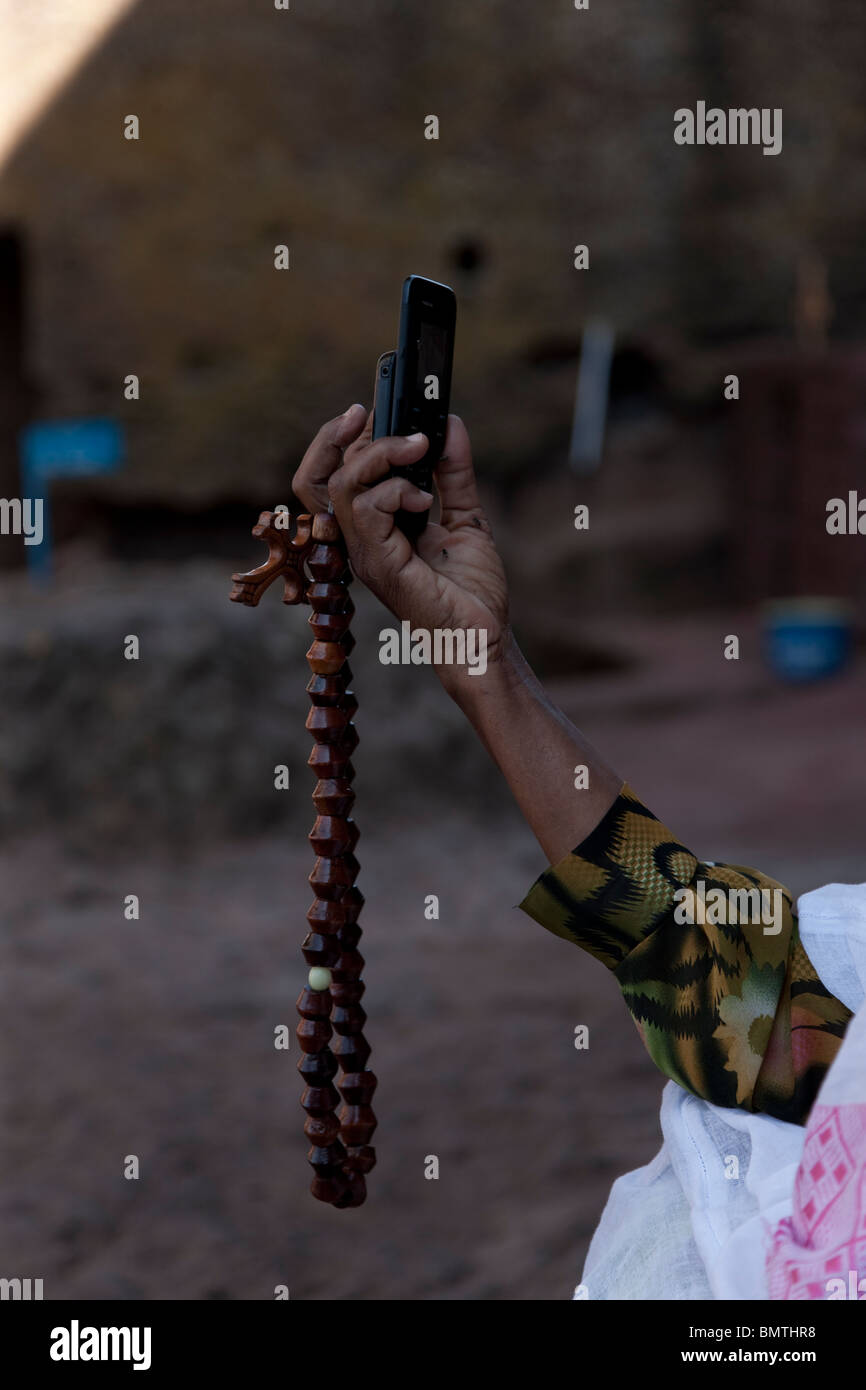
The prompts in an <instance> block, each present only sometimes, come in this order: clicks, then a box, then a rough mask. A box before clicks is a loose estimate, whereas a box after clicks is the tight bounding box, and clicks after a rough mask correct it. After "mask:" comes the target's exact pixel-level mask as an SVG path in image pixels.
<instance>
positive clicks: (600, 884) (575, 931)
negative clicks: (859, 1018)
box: [520, 786, 851, 1124]
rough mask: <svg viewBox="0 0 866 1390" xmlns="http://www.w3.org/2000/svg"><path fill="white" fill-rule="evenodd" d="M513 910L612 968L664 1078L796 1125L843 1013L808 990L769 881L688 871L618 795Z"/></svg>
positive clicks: (689, 857)
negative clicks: (518, 907) (591, 826)
mask: <svg viewBox="0 0 866 1390" xmlns="http://www.w3.org/2000/svg"><path fill="white" fill-rule="evenodd" d="M520 906H521V908H522V909H523V910H524V912H527V913H528V914H529V916H530V917H534V918H535V920H536V921H537V922H540V923H541V925H542V926H543V927H547V929H548V930H549V931H552V932H554V933H555V934H556V935H557V936H561V937H563V938H564V940H566V941H572V942H574V943H575V944H576V945H578V946H582V947H583V948H584V950H586V951H589V952H590V954H591V955H593V956H596V957H597V958H598V960H600V961H602V962H603V963H604V964H605V965H606V966H607V967H608V969H610V970H612V971H613V973H614V975H615V976H616V978H617V980H618V982H619V985H620V988H621V989H622V992H623V995H624V997H625V1001H626V1004H627V1005H628V1007H629V1009H630V1011H631V1014H632V1017H633V1018H634V1020H635V1023H636V1024H637V1028H638V1032H639V1033H640V1035H641V1037H642V1039H643V1041H644V1043H645V1045H646V1047H647V1050H648V1051H649V1053H650V1056H651V1057H652V1058H653V1060H654V1061H655V1063H656V1064H657V1066H658V1067H660V1068H661V1070H662V1071H663V1072H664V1073H665V1075H666V1076H669V1077H672V1078H673V1080H674V1081H676V1082H678V1083H679V1085H680V1086H683V1087H685V1089H686V1090H688V1091H691V1092H692V1093H693V1094H694V1095H697V1096H701V1097H703V1099H705V1100H709V1101H712V1102H713V1103H714V1104H715V1105H722V1106H740V1107H742V1108H743V1109H745V1110H754V1111H762V1112H764V1113H765V1114H768V1115H774V1116H775V1117H776V1118H777V1119H780V1120H788V1121H791V1122H793V1123H795V1124H805V1122H806V1119H807V1118H808V1114H809V1110H810V1109H811V1106H812V1102H813V1101H814V1099H815V1095H816V1093H817V1090H818V1087H819V1086H820V1084H821V1081H822V1080H823V1077H824V1075H825V1073H826V1071H827V1068H828V1067H829V1065H830V1063H831V1062H832V1060H833V1058H834V1056H835V1055H836V1052H837V1050H838V1048H839V1044H840V1042H841V1039H842V1037H843V1035H844V1032H845V1027H846V1025H847V1023H848V1020H849V1019H850V1017H851V1012H850V1010H849V1009H846V1008H845V1006H844V1004H841V1003H840V1002H839V1000H838V999H836V998H835V997H834V996H833V995H832V994H830V993H829V992H828V990H826V989H825V988H824V986H823V985H822V984H821V981H820V980H819V979H818V976H817V974H816V973H815V970H814V968H813V966H812V963H811V961H810V960H809V958H808V956H807V955H806V952H805V950H804V949H803V946H802V943H801V941H800V935H799V930H798V926H797V917H796V913H795V911H794V905H793V902H792V900H791V895H790V893H788V891H787V889H785V888H783V887H782V885H781V884H779V883H776V882H775V880H774V879H771V878H767V877H766V875H765V874H761V873H758V872H757V871H756V870H755V869H747V868H743V867H742V866H739V865H733V864H709V863H706V864H704V863H701V862H700V861H699V860H698V859H697V858H696V857H695V855H694V854H692V853H691V852H690V851H689V850H687V849H686V848H685V847H684V846H683V845H681V844H680V843H679V841H678V840H676V839H675V837H674V836H673V835H672V834H671V832H670V831H669V830H667V829H666V827H665V826H664V825H662V824H661V822H660V821H659V820H657V819H656V817H655V816H654V815H653V814H652V813H651V812H650V811H648V810H647V808H646V807H645V806H643V805H642V804H641V802H640V801H639V800H638V799H637V797H636V796H635V794H634V792H633V791H632V790H631V788H630V787H628V786H624V787H623V788H622V790H621V792H620V794H619V796H618V798H617V800H616V801H615V802H614V804H613V806H612V807H611V808H610V810H609V811H608V813H607V815H606V816H605V817H604V818H603V820H601V821H600V822H599V824H598V825H597V826H596V828H595V830H593V831H592V833H591V834H590V835H588V836H587V838H586V839H585V840H584V841H583V842H582V843H581V844H580V845H578V846H577V848H576V849H575V850H573V851H572V853H571V854H569V855H567V856H566V858H565V859H563V860H562V861H561V862H560V863H559V864H556V865H554V866H553V868H550V869H548V870H546V871H545V873H543V874H542V875H541V877H540V878H539V879H538V880H537V881H536V882H535V883H534V884H533V886H532V888H531V889H530V890H529V892H528V894H527V895H526V897H525V898H524V900H523V902H522V903H521V904H520Z"/></svg>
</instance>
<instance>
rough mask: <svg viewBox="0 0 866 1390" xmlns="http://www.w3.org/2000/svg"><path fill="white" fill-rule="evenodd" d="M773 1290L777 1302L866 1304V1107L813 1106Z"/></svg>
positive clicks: (776, 1244) (772, 1268) (777, 1238)
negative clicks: (845, 1300)
mask: <svg viewBox="0 0 866 1390" xmlns="http://www.w3.org/2000/svg"><path fill="white" fill-rule="evenodd" d="M861 1281H862V1282H863V1288H862V1289H860V1287H859V1285H860V1283H861ZM767 1285H768V1288H769V1294H770V1298H778V1299H788V1298H791V1299H794V1298H796V1299H805V1298H821V1299H833V1298H839V1299H841V1298H857V1299H861V1300H864V1299H866V1105H839V1106H826V1105H815V1106H814V1107H813V1109H812V1113H811V1115H810V1116H809V1124H808V1126H807V1129H806V1143H805V1147H804V1149H803V1157H802V1159H801V1162H800V1167H799V1168H798V1170H797V1179H796V1182H795V1184H794V1208H793V1211H792V1213H791V1216H790V1217H786V1218H785V1220H784V1221H780V1222H779V1224H778V1226H777V1227H776V1230H775V1232H774V1234H773V1238H772V1247H771V1249H770V1251H769V1253H768V1255H767Z"/></svg>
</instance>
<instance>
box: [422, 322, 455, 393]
mask: <svg viewBox="0 0 866 1390" xmlns="http://www.w3.org/2000/svg"><path fill="white" fill-rule="evenodd" d="M419 331H420V337H419V338H417V339H416V344H415V345H416V348H417V350H418V375H417V379H416V386H417V390H418V396H419V398H420V399H422V400H425V401H426V400H427V399H428V398H429V392H430V390H432V383H431V382H429V381H428V378H429V377H435V378H436V385H437V388H438V389H437V396H441V395H442V391H443V388H444V385H445V383H444V382H443V381H442V374H443V372H444V371H445V368H446V360H445V359H446V353H447V350H448V333H447V330H446V329H445V328H443V326H442V324H440V323H430V322H429V321H428V320H427V319H422V320H421V324H420V329H419Z"/></svg>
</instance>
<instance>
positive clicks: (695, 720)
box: [0, 618, 866, 1300]
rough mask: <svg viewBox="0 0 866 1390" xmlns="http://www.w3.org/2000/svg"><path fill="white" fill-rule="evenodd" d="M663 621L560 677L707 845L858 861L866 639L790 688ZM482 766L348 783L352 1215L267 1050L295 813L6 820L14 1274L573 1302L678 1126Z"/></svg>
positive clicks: (49, 1287)
mask: <svg viewBox="0 0 866 1390" xmlns="http://www.w3.org/2000/svg"><path fill="white" fill-rule="evenodd" d="M720 621H721V620H720ZM722 627H723V629H724V630H727V631H730V630H732V629H731V628H730V627H725V626H724V623H722ZM650 635H651V637H652V643H653V644H654V646H653V650H654V651H655V652H656V654H657V655H656V659H655V661H654V662H650V663H647V664H646V665H645V667H641V670H642V671H644V672H645V674H643V675H641V676H638V677H635V676H634V675H633V674H628V675H616V674H613V675H606V676H604V677H600V678H597V679H595V680H593V681H581V682H568V681H559V682H557V683H556V684H555V685H554V687H553V689H554V692H555V694H556V696H557V698H559V699H560V700H561V702H562V703H563V705H564V706H565V708H566V709H567V711H568V713H569V714H571V715H572V717H575V718H576V719H577V720H578V722H579V723H580V724H581V726H582V727H583V728H584V730H585V731H586V732H587V733H588V734H589V735H590V737H592V738H593V740H594V741H595V742H596V743H597V744H598V745H599V747H601V748H602V749H603V750H604V751H605V753H606V755H607V756H608V757H609V758H610V759H611V760H612V761H613V762H614V765H615V766H616V767H617V768H618V769H619V770H620V771H621V772H622V773H623V775H624V776H626V777H628V779H629V781H630V782H631V783H632V785H633V786H634V787H635V788H636V790H637V791H638V792H639V794H640V795H641V796H642V797H643V798H644V800H646V801H647V802H648V804H649V805H650V806H651V807H652V808H653V809H654V810H655V811H656V814H658V815H659V816H660V817H661V818H662V819H664V820H665V821H666V822H667V823H668V824H669V825H670V826H671V827H672V828H673V829H674V830H675V832H676V833H677V834H679V835H680V836H681V837H682V838H683V839H685V840H686V842H687V843H688V844H689V845H690V847H692V848H693V849H695V850H696V851H697V852H698V853H700V854H702V855H704V856H705V857H707V858H713V859H723V858H728V859H731V860H734V861H738V862H744V863H752V864H755V865H758V866H760V867H761V868H762V869H764V870H766V871H767V872H769V873H771V874H774V875H775V876H777V877H779V878H781V879H782V880H783V881H785V882H786V883H787V884H788V885H789V886H790V887H791V888H792V889H793V890H794V891H795V892H797V893H799V892H802V891H804V890H805V889H807V888H810V887H814V886H817V885H818V884H819V883H822V882H826V881H828V880H830V879H834V878H836V879H841V880H853V881H857V880H860V879H862V878H863V877H864V872H863V864H864V862H866V855H864V853H863V824H864V817H863V813H862V805H863V788H864V773H863V766H862V749H863V733H862V719H863V710H864V706H866V700H864V696H866V669H864V666H863V664H862V663H861V664H860V665H859V666H857V667H856V668H855V669H854V671H853V672H851V673H849V674H848V675H847V676H845V677H844V678H842V679H839V680H837V681H835V682H834V683H831V684H827V685H826V686H816V687H814V688H811V689H808V690H802V691H799V690H786V689H783V688H780V687H777V686H775V685H773V683H772V682H771V681H770V679H769V677H767V676H766V675H765V674H764V673H763V672H762V671H761V669H760V666H759V665H758V663H757V662H756V661H751V662H750V661H746V662H742V663H739V665H738V666H737V669H736V670H734V669H732V670H731V671H730V673H729V684H728V685H727V686H725V685H724V684H723V679H722V678H721V677H720V676H719V674H718V671H717V670H716V673H715V675H713V676H712V677H711V676H710V674H708V673H709V671H710V669H711V663H710V664H708V663H707V662H706V661H704V660H703V659H702V649H701V644H702V643H706V644H713V643H715V638H714V637H713V634H712V624H709V625H708V623H707V620H706V618H703V619H702V620H701V622H700V623H694V624H689V623H680V624H668V625H666V626H664V627H659V626H656V627H655V628H654V629H653V632H652V634H649V633H648V631H647V629H646V626H645V625H642V626H641V628H640V630H638V629H637V628H636V629H635V630H634V631H632V632H629V631H628V630H626V629H623V631H622V633H621V637H622V641H623V643H624V644H625V645H627V646H628V645H633V646H635V647H640V646H641V644H643V645H644V646H645V647H646V646H648V645H649V644H650V641H649V639H650ZM704 654H705V653H704ZM486 791H487V793H488V801H489V809H488V811H487V812H485V813H484V814H483V815H480V814H476V813H475V812H474V811H472V812H468V811H467V810H465V809H461V803H460V801H459V800H458V799H455V801H454V804H453V809H452V810H451V811H449V812H448V813H447V814H443V813H442V812H439V811H437V812H436V813H435V814H433V813H429V814H426V815H425V814H424V813H423V812H414V811H413V812H412V813H411V815H409V814H401V809H400V807H399V806H396V807H395V806H394V805H390V806H389V807H387V808H385V807H383V806H373V805H371V804H370V803H369V800H368V801H367V802H366V803H365V802H364V800H363V799H359V803H358V820H359V824H360V826H361V830H362V838H361V842H360V846H359V857H360V859H361V862H362V865H363V868H362V875H361V878H360V886H361V888H362V889H363V891H364V893H365V895H366V899H367V902H366V907H365V909H364V913H363V916H362V924H363V925H364V926H365V944H364V948H363V949H364V954H365V956H366V958H367V962H368V966H367V972H366V973H367V978H368V981H369V983H368V993H367V997H366V1000H365V1004H366V1006H367V1009H368V1013H369V1016H370V1022H369V1026H368V1032H367V1036H368V1038H369V1039H370V1041H371V1043H372V1046H373V1057H372V1060H371V1065H372V1066H373V1067H374V1068H375V1070H376V1072H377V1074H378V1076H379V1079H380V1084H379V1091H378V1093H377V1097H376V1106H375V1108H376V1110H377V1114H378V1116H379V1129H378V1131H377V1134H376V1144H377V1147H378V1152H379V1161H378V1166H377V1167H376V1169H375V1170H374V1172H373V1173H372V1175H371V1179H370V1195H369V1198H368V1201H367V1204H366V1206H364V1207H363V1208H362V1209H360V1210H357V1211H345V1212H341V1211H334V1210H332V1209H331V1208H328V1207H324V1206H322V1205H320V1204H318V1203H316V1202H315V1201H314V1200H313V1199H312V1198H311V1197H310V1196H309V1194H308V1191H307V1184H308V1169H307V1166H306V1162H305V1156H304V1155H305V1142H304V1140H303V1136H302V1133H301V1125H302V1120H303V1115H302V1112H301V1111H300V1108H299V1106H298V1096H299V1089H300V1088H299V1084H298V1083H299V1079H298V1077H297V1075H296V1073H295V1062H296V1060H297V1056H298V1053H297V1050H296V1044H295V1042H294V1038H293V1040H292V1050H291V1051H290V1052H288V1053H286V1052H282V1051H276V1050H275V1049H274V1046H273V1032H274V1028H275V1026H276V1025H278V1024H280V1023H288V1024H289V1025H290V1027H292V1028H293V1026H294V1001H295V998H296V996H297V993H298V991H299V989H300V986H301V983H302V977H303V973H304V972H303V967H302V962H301V959H300V953H299V950H298V944H299V942H300V940H301V938H302V935H303V932H304V929H305V924H304V913H305V911H306V908H307V906H308V905H309V900H310V897H311V895H310V893H309V890H308V888H307V885H306V883H305V876H306V874H307V873H308V872H309V869H310V867H311V858H310V854H309V850H308V847H307V845H306V844H305V842H304V840H303V837H295V839H294V840H288V839H287V838H286V837H284V836H280V837H277V836H269V837H263V838H256V839H250V840H243V839H233V840H232V841H230V842H229V841H224V842H220V843H214V844H211V845H209V846H207V847H206V848H204V847H203V848H201V849H200V850H196V851H194V852H189V851H185V852H183V853H182V854H178V855H177V856H174V857H172V856H169V855H166V854H165V853H164V852H160V853H156V852H155V851H153V850H149V849H147V848H146V847H145V848H136V847H131V848H130V852H129V854H128V856H126V858H123V857H121V858H118V859H116V860H113V861H112V863H111V865H110V867H105V866H102V867H101V868H100V869H99V871H98V872H97V871H96V870H95V868H94V865H93V864H92V863H89V862H87V861H86V860H83V859H82V858H81V857H72V856H71V854H69V853H68V852H63V851H60V850H59V849H58V846H57V843H56V841H55V840H54V839H52V838H51V837H49V836H45V837H39V836H28V837H27V838H20V839H17V840H15V839H13V840H11V841H10V842H8V843H7V844H6V845H5V847H4V848H3V850H2V853H0V872H2V881H3V883H4V885H5V892H4V897H5V906H6V911H5V913H4V917H5V924H6V925H5V930H4V934H3V949H2V962H0V964H2V979H3V982H4V987H3V1034H4V1039H5V1043H4V1048H3V1053H4V1066H5V1072H6V1075H5V1077H4V1079H3V1091H4V1095H5V1100H4V1110H5V1120H4V1135H5V1141H4V1144H5V1149H6V1153H5V1156H4V1160H3V1171H4V1174H5V1181H4V1184H3V1190H2V1230H3V1239H2V1250H3V1259H2V1264H3V1269H2V1271H0V1273H3V1274H4V1275H6V1276H9V1277H11V1276H13V1275H17V1276H20V1277H26V1276H30V1277H34V1278H36V1277H38V1278H43V1279H44V1281H45V1297H46V1298H48V1299H54V1298H85V1299H96V1298H108V1299H220V1298H223V1299H271V1298H272V1297H273V1296H274V1288H275V1286H276V1285H278V1284H285V1285H287V1286H288V1288H289V1291H290V1296H291V1298H294V1299H298V1298H300V1299H304V1298H306V1299H332V1298H337V1299H372V1300H381V1299H394V1300H405V1299H421V1300H425V1299H447V1300H451V1299H454V1300H478V1299H484V1300H501V1299H506V1300H510V1299H521V1300H522V1299H562V1298H569V1297H570V1295H571V1293H572V1290H573V1288H574V1286H575V1284H576V1283H577V1282H578V1280H579V1277H580V1270H581V1264H582V1260H583V1256H584V1254H585V1252H586V1248H587V1245H588V1242H589V1239H590V1236H591V1233H592V1230H593V1228H594V1226H595V1223H596V1221H597V1219H598V1216H599V1214H600V1212H601V1209H602V1206H603V1204H604V1201H605V1198H606V1195H607V1191H608V1189H609V1187H610V1184H611V1182H612V1181H613V1179H614V1178H615V1177H616V1176H617V1175H618V1174H620V1173H622V1172H624V1171H626V1170H627V1169H629V1168H633V1167H635V1166H637V1165H638V1164H641V1163H644V1162H646V1161H648V1160H649V1159H650V1158H651V1156H652V1155H653V1153H654V1152H655V1150H656V1149H657V1147H658V1144H659V1142H660V1136H659V1128H658V1098H659V1094H660V1092H661V1088H662V1080H661V1078H660V1077H659V1076H658V1075H657V1074H656V1072H655V1070H654V1068H653V1066H652V1064H651V1063H650V1062H649V1060H648V1058H647V1057H646V1056H645V1055H644V1053H643V1050H642V1048H641V1045H640V1043H639V1041H638V1038H637V1035H636V1032H635V1030H634V1028H633V1026H632V1024H631V1022H630V1021H629V1019H628V1016H627V1013H626V1011H625V1008H624V1006H623V1005H622V1003H621V1001H620V999H619V995H618V991H617V989H616V986H615V984H614V982H613V980H612V979H611V978H610V977H609V976H608V975H607V973H606V972H605V970H604V969H603V968H602V967H601V966H599V965H597V964H596V963H595V962H594V961H592V960H590V959H588V958H585V957H584V956H583V955H582V954H581V953H579V952H578V951H577V950H576V949H575V948H572V947H570V946H568V945H567V944H565V943H564V942H561V941H559V940H557V939H555V938H553V937H551V936H549V935H548V934H547V933H546V932H544V931H543V930H542V929H541V928H540V927H538V926H537V925H536V924H535V923H534V922H532V921H531V920H530V919H529V918H528V917H526V916H525V915H524V914H523V913H521V912H520V911H518V910H517V909H516V906H515V905H516V904H517V903H518V902H519V900H520V898H521V897H522V896H523V894H524V892H525V891H526V889H527V887H528V886H529V884H530V883H531V881H532V879H533V878H534V876H535V874H536V873H537V872H539V871H540V870H541V868H542V867H543V860H542V856H541V852H540V850H539V849H538V848H537V846H536V845H535V843H534V841H533V840H532V837H531V835H530V833H529V831H528V830H526V829H525V827H524V826H523V825H522V823H521V822H520V820H519V817H518V816H517V813H516V812H515V811H514V810H513V809H512V808H511V806H510V803H509V802H508V800H507V797H506V796H505V795H504V793H503V791H502V788H501V785H500V783H499V781H498V775H497V774H496V773H495V772H492V771H491V773H490V776H489V787H487V788H486ZM129 893H136V894H138V895H139V896H140V901H141V917H140V920H139V921H137V922H129V921H126V920H124V917H123V912H122V902H123V898H124V896H125V895H126V894H129ZM428 893H436V894H438V895H439V896H440V902H441V916H440V920H439V921H437V922H428V921H425V919H424V914H423V906H424V897H425V895H426V894H428ZM581 1023H582V1024H588V1025H589V1029H590V1046H589V1049H588V1051H577V1050H575V1048H574V1029H575V1026H576V1025H577V1024H581ZM130 1154H135V1155H137V1156H138V1158H139V1161H140V1177H139V1179H138V1180H137V1181H128V1180H126V1179H125V1178H124V1176H123V1167H124V1160H125V1156H127V1155H130ZM430 1155H435V1156H436V1157H437V1158H438V1160H439V1177H438V1180H428V1179H426V1178H425V1176H424V1171H425V1161H426V1160H427V1158H428V1156H430Z"/></svg>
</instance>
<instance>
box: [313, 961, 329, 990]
mask: <svg viewBox="0 0 866 1390" xmlns="http://www.w3.org/2000/svg"><path fill="white" fill-rule="evenodd" d="M309 978H310V989H320V990H321V989H328V988H329V987H330V984H331V972H330V970H328V969H327V967H326V966H324V965H314V966H312V967H311V968H310V977H309Z"/></svg>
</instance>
